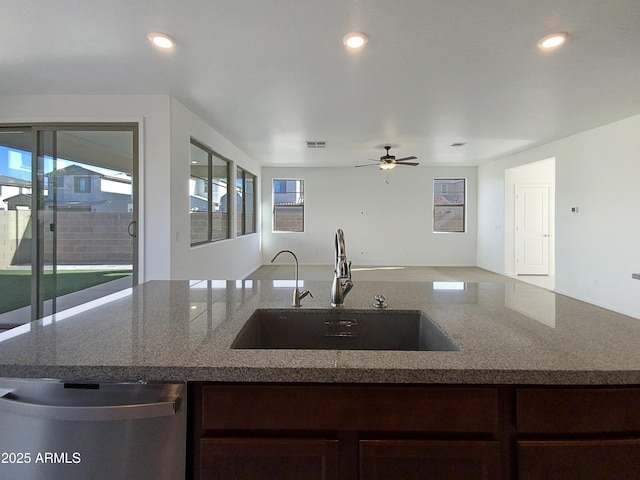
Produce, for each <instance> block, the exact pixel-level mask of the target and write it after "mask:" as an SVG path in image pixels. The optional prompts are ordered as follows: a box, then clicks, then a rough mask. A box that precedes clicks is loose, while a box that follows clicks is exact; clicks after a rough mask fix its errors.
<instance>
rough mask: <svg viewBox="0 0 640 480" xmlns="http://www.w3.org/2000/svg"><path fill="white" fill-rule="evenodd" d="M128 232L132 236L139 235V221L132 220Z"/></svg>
mask: <svg viewBox="0 0 640 480" xmlns="http://www.w3.org/2000/svg"><path fill="white" fill-rule="evenodd" d="M127 233H128V234H129V236H130V237H133V238H136V237H137V236H138V222H137V221H135V220H131V221H130V222H129V225H127Z"/></svg>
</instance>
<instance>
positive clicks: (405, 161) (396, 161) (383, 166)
mask: <svg viewBox="0 0 640 480" xmlns="http://www.w3.org/2000/svg"><path fill="white" fill-rule="evenodd" d="M384 149H385V150H386V151H387V153H386V154H385V155H383V156H381V157H380V159H379V160H373V159H371V158H370V159H369V160H370V161H372V162H376V163H368V164H366V165H356V168H358V167H376V166H377V167H378V169H380V170H391V169H392V168H395V167H396V165H408V166H410V167H416V166H418V165H419V163H418V162H409V160H417V159H418V157H414V156H411V157H403V158H396V157H395V156H394V155H391V154H390V153H389V150H390V149H391V145H385V147H384Z"/></svg>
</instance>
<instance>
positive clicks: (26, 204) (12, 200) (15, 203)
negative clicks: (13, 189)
mask: <svg viewBox="0 0 640 480" xmlns="http://www.w3.org/2000/svg"><path fill="white" fill-rule="evenodd" d="M31 201H32V200H31V195H30V194H27V193H20V194H18V195H14V196H13V197H9V198H5V199H3V202H4V203H6V207H7V208H6V210H31Z"/></svg>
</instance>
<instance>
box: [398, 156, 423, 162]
mask: <svg viewBox="0 0 640 480" xmlns="http://www.w3.org/2000/svg"><path fill="white" fill-rule="evenodd" d="M417 159H418V157H413V156H411V157H403V158H396V162H404V161H405V160H417Z"/></svg>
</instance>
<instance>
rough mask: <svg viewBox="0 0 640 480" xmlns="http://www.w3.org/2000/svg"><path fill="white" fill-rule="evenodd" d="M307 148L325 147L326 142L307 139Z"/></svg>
mask: <svg viewBox="0 0 640 480" xmlns="http://www.w3.org/2000/svg"><path fill="white" fill-rule="evenodd" d="M307 148H327V142H325V141H319V142H318V141H314V142H312V141H309V140H307Z"/></svg>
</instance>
